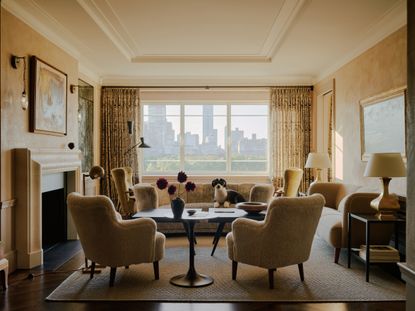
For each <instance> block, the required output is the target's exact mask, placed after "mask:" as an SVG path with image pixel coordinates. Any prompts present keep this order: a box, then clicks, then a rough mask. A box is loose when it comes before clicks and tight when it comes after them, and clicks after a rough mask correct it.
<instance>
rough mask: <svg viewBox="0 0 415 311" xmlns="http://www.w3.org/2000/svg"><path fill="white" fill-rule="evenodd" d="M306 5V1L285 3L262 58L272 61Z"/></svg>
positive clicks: (266, 41)
mask: <svg viewBox="0 0 415 311" xmlns="http://www.w3.org/2000/svg"><path fill="white" fill-rule="evenodd" d="M304 3H305V0H295V1H294V0H287V1H285V2H284V4H283V6H282V8H281V11H280V13H279V14H278V16H277V17H276V18H275V21H274V24H273V25H272V28H271V30H270V32H269V34H268V37H267V39H266V40H265V43H264V45H263V47H262V52H261V55H262V56H265V57H267V58H268V59H271V60H272V58H273V57H274V55H275V54H276V53H277V51H278V48H279V46H280V44H281V43H282V41H283V39H284V37H285V35H286V33H287V31H288V29H289V28H290V26H291V24H292V23H293V21H294V18H295V17H296V16H297V14H298V13H299V12H300V10H301V8H302V7H303V5H304Z"/></svg>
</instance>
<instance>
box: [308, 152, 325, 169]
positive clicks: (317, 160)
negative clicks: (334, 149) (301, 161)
mask: <svg viewBox="0 0 415 311" xmlns="http://www.w3.org/2000/svg"><path fill="white" fill-rule="evenodd" d="M304 167H305V168H320V169H321V168H330V167H331V161H330V158H329V154H328V153H326V152H310V153H309V154H308V157H307V162H306V163H305V166H304Z"/></svg>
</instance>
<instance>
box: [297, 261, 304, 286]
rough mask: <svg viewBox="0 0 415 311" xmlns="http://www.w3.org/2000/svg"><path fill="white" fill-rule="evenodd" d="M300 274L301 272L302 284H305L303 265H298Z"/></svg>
mask: <svg viewBox="0 0 415 311" xmlns="http://www.w3.org/2000/svg"><path fill="white" fill-rule="evenodd" d="M298 272H300V279H301V282H304V267H303V264H302V263H299V264H298Z"/></svg>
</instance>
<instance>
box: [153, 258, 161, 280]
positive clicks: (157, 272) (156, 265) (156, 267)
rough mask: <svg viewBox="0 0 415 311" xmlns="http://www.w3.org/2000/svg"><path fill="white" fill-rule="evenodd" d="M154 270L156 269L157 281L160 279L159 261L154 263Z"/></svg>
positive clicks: (155, 276)
mask: <svg viewBox="0 0 415 311" xmlns="http://www.w3.org/2000/svg"><path fill="white" fill-rule="evenodd" d="M153 269H154V278H155V279H156V280H158V279H160V274H159V262H158V261H155V262H153Z"/></svg>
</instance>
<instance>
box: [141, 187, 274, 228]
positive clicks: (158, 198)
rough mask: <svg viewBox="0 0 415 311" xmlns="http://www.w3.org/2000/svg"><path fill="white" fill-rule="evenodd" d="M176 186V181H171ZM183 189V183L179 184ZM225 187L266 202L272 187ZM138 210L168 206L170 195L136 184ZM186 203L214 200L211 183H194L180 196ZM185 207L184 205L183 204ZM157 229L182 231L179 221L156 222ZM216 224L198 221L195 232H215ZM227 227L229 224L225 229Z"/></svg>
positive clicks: (270, 196) (249, 199)
mask: <svg viewBox="0 0 415 311" xmlns="http://www.w3.org/2000/svg"><path fill="white" fill-rule="evenodd" d="M173 184H174V185H176V186H178V184H177V183H173ZM181 189H183V185H181ZM227 189H231V190H235V191H238V192H239V193H240V194H242V196H243V197H244V198H245V199H246V200H247V201H255V202H265V203H268V202H269V201H270V200H271V199H272V195H273V193H274V187H273V185H272V184H253V183H239V184H228V185H227ZM133 191H134V196H135V198H136V204H137V208H138V210H144V209H151V208H170V197H169V195H168V193H167V191H166V190H165V189H164V190H160V189H158V188H157V187H156V186H155V185H153V184H137V185H135V186H134V188H133ZM182 198H183V200H184V201H185V202H186V203H209V202H211V203H212V207H213V200H214V189H213V187H212V185H211V184H202V183H200V184H196V189H195V191H193V192H189V193H184V195H183V196H182ZM185 208H186V205H185ZM157 228H158V230H159V231H161V232H165V233H175V232H183V226H182V224H181V223H158V226H157ZM216 228H217V224H215V223H204V222H202V223H198V224H197V225H196V227H195V230H196V231H197V232H215V231H216ZM226 228H227V229H229V226H227V227H225V229H226Z"/></svg>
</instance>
